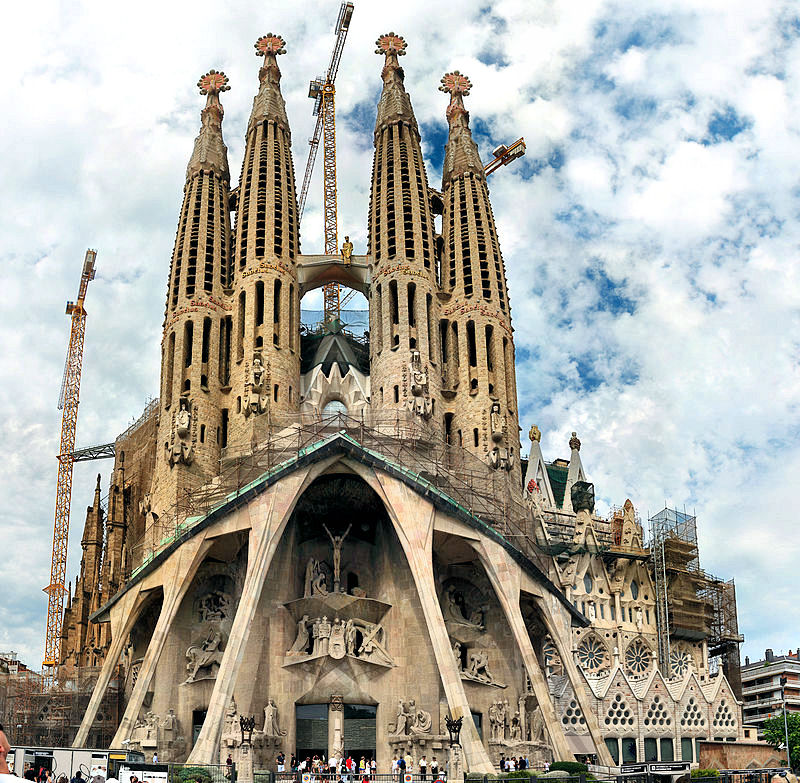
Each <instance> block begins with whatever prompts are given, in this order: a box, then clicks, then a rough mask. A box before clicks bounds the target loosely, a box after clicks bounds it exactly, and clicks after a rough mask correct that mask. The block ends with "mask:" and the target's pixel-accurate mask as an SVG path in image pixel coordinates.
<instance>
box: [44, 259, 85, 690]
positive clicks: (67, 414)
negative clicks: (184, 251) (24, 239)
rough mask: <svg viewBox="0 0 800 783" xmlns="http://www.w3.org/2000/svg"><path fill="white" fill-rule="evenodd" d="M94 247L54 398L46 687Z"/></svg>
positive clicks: (57, 613)
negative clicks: (56, 444) (56, 436)
mask: <svg viewBox="0 0 800 783" xmlns="http://www.w3.org/2000/svg"><path fill="white" fill-rule="evenodd" d="M96 257H97V252H96V251H95V250H87V251H86V258H85V260H84V262H83V271H82V272H81V282H80V286H79V287H78V300H77V301H76V302H67V315H68V316H69V317H70V319H71V321H72V324H71V328H70V333H69V347H68V348H67V361H66V364H65V365H64V377H63V379H62V381H61V395H60V397H59V400H58V408H59V410H63V411H64V413H63V415H62V417H61V447H60V449H59V453H58V484H57V486H56V514H55V524H54V526H53V560H52V563H51V565H50V584H49V585H48V586H47V587H45V589H44V592H45V593H47V595H48V601H47V631H46V635H45V642H44V661H43V662H42V667H43V686H44V689H45V690H47V688H49V687H50V686H51V685H52V684H53V682H54V681H55V675H56V667H57V666H58V653H59V644H60V642H61V623H62V619H63V614H64V594H65V593H66V592H67V586H66V577H67V540H68V535H69V505H70V501H71V499H72V465H73V463H74V462H75V454H74V452H75V427H76V426H77V424H78V402H79V398H80V388H81V369H82V366H83V338H84V334H85V332H86V310H85V309H84V307H83V303H84V300H85V299H86V289H87V288H88V287H89V281H91V280H94V273H95V269H94V261H95V258H96Z"/></svg>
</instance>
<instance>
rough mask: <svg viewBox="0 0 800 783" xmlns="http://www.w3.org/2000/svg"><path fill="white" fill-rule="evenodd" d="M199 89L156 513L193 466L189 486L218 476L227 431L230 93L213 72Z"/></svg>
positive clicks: (175, 283)
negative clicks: (226, 127)
mask: <svg viewBox="0 0 800 783" xmlns="http://www.w3.org/2000/svg"><path fill="white" fill-rule="evenodd" d="M197 87H198V88H199V90H200V94H201V95H205V96H206V105H205V107H204V108H203V110H202V112H201V115H200V116H201V123H202V124H201V128H200V133H199V135H198V136H197V139H196V140H195V143H194V151H193V152H192V156H191V158H190V160H189V165H188V167H187V169H186V185H185V186H184V188H183V205H182V207H181V213H180V217H179V218H178V231H177V235H176V237H175V248H174V250H173V253H172V265H171V267H170V275H169V287H168V294H167V308H166V313H165V319H164V335H163V338H162V343H161V351H162V353H161V394H160V395H159V407H160V415H159V430H158V438H157V442H158V444H159V448H158V450H157V452H156V454H157V459H158V461H157V466H156V471H155V475H154V479H153V486H152V492H153V497H154V500H153V506H154V507H155V508H156V509H157V513H159V514H161V513H163V512H164V511H166V510H167V509H168V508H169V507H170V506H171V505H173V503H174V502H175V501H176V498H177V494H178V489H177V487H178V484H179V483H180V482H182V481H184V480H185V478H186V476H184V475H183V472H184V471H188V470H189V469H190V466H191V470H192V471H194V473H195V474H196V475H194V476H193V477H192V481H198V480H202V478H201V477H207V476H210V475H215V471H216V470H217V469H218V465H219V445H218V439H217V438H216V437H212V434H213V435H214V436H215V435H216V433H217V430H218V428H220V427H221V425H222V419H221V411H220V402H221V400H220V392H221V390H222V389H224V388H225V387H226V386H227V385H228V378H227V375H228V372H227V369H226V365H225V362H224V361H223V359H224V350H223V349H224V347H225V342H226V339H227V337H226V335H228V334H229V332H230V328H229V320H230V319H229V317H228V315H227V311H228V308H225V307H224V305H221V303H222V302H224V297H225V292H226V291H227V290H228V288H229V286H230V284H231V247H230V244H231V221H230V170H229V168H228V151H227V148H226V147H225V142H224V141H223V138H222V118H223V116H224V111H223V108H222V104H221V103H220V100H219V96H220V93H222V92H226V91H227V90H229V89H230V88H229V86H228V77H227V76H226V75H225V74H224V73H222V72H221V71H216V70H213V69H212V70H210V71H208V72H207V73H205V74H203V75H202V76H201V77H200V79H199V80H198V82H197ZM178 463H179V467H176V465H177V464H178ZM179 473H180V474H181V477H180V478H179V477H178V474H179Z"/></svg>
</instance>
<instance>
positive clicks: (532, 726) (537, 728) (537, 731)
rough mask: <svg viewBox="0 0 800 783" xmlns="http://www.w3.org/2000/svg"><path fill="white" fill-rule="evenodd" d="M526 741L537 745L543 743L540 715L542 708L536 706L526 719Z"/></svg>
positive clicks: (542, 721) (541, 716) (542, 719)
mask: <svg viewBox="0 0 800 783" xmlns="http://www.w3.org/2000/svg"><path fill="white" fill-rule="evenodd" d="M527 739H528V742H534V743H539V744H541V743H543V742H544V716H543V715H542V708H541V707H540V706H539V705H538V704H537V705H536V709H534V711H533V712H532V713H530V717H529V718H528V737H527Z"/></svg>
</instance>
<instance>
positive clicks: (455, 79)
mask: <svg viewBox="0 0 800 783" xmlns="http://www.w3.org/2000/svg"><path fill="white" fill-rule="evenodd" d="M439 89H440V90H441V91H442V92H447V93H450V105H449V106H448V107H447V123H448V125H449V126H450V134H449V136H448V139H447V147H446V148H445V156H444V165H443V167H442V187H444V186H445V185H447V183H448V182H449V181H450V180H451V179H452V178H453V177H457V176H458V175H459V174H464V173H465V172H467V171H471V172H472V173H473V174H476V175H478V176H480V177H483V178H484V179H485V175H484V173H483V164H482V163H481V157H480V155H479V154H478V145H477V144H475V141H474V140H473V138H472V131H471V130H470V129H469V112H468V111H467V110H466V109H465V108H464V96H465V95H469V91H470V90H471V89H472V82H470V80H469V79H468V78H467V77H466V76H464V74H463V73H460V72H459V71H451V72H450V73H446V74H445V75H444V76H443V77H442V83H441V85H440V87H439Z"/></svg>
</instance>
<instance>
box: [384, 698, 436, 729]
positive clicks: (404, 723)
mask: <svg viewBox="0 0 800 783" xmlns="http://www.w3.org/2000/svg"><path fill="white" fill-rule="evenodd" d="M432 725H433V719H432V718H431V714H430V713H429V712H426V711H425V710H423V709H421V708H418V707H417V703H416V701H415V700H414V699H410V700H409V701H402V700H400V701H399V702H398V703H397V716H396V717H395V721H394V723H390V724H389V725H388V726H387V730H388V732H389V734H390V735H391V736H407V735H419V734H430V733H431V727H432Z"/></svg>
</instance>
